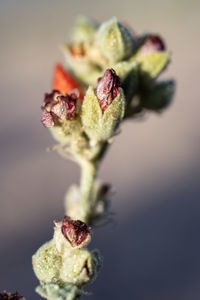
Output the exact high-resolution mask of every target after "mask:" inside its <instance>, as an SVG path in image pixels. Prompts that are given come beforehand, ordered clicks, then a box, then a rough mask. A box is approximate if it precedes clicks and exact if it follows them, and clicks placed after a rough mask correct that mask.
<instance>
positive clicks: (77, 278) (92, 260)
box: [60, 249, 102, 286]
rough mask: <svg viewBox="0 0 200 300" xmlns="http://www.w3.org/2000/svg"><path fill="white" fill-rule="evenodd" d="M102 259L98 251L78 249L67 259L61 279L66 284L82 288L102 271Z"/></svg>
mask: <svg viewBox="0 0 200 300" xmlns="http://www.w3.org/2000/svg"><path fill="white" fill-rule="evenodd" d="M101 264H102V259H101V257H100V255H99V252H98V251H97V250H94V251H92V252H91V253H90V252H89V251H88V250H85V249H84V250H83V249H76V250H74V251H72V252H70V253H69V255H68V256H66V257H65V259H64V262H63V265H62V268H61V270H60V279H61V280H62V281H63V282H64V283H73V284H76V285H77V286H82V285H83V284H85V283H88V282H90V281H91V280H93V279H94V278H95V277H96V275H97V273H98V272H99V270H100V267H101Z"/></svg>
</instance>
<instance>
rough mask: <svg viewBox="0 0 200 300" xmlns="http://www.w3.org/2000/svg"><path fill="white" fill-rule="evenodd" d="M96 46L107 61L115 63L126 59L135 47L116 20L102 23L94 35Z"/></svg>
mask: <svg viewBox="0 0 200 300" xmlns="http://www.w3.org/2000/svg"><path fill="white" fill-rule="evenodd" d="M96 41H97V44H98V46H99V48H100V50H101V52H102V54H103V55H104V57H105V58H107V59H108V61H110V62H112V63H115V62H118V61H121V60H123V59H125V58H128V57H129V56H130V55H131V54H132V52H133V49H134V47H135V41H134V38H133V36H132V35H131V33H130V31H129V30H128V28H127V27H125V26H124V25H122V24H121V23H119V22H118V21H117V19H116V18H112V19H111V20H109V21H107V22H104V23H103V24H102V25H101V26H100V28H99V29H98V31H97V34H96Z"/></svg>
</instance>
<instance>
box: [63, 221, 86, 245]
mask: <svg viewBox="0 0 200 300" xmlns="http://www.w3.org/2000/svg"><path fill="white" fill-rule="evenodd" d="M61 231H62V234H63V235H64V237H65V238H66V239H67V240H68V242H69V243H70V244H71V246H72V247H76V246H79V245H81V244H82V243H83V242H84V241H85V240H86V239H87V237H88V235H89V233H90V228H89V227H88V226H87V224H85V223H84V222H82V221H79V220H76V221H74V220H72V219H71V218H70V217H67V216H65V217H64V219H63V220H62V226H61Z"/></svg>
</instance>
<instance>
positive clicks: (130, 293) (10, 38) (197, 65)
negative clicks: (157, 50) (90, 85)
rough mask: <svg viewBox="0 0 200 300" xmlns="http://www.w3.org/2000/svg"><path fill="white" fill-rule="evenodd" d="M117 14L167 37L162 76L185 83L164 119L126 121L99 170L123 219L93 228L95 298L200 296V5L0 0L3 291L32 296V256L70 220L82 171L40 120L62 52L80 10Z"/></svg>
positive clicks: (195, 299) (181, 299) (99, 15)
mask: <svg viewBox="0 0 200 300" xmlns="http://www.w3.org/2000/svg"><path fill="white" fill-rule="evenodd" d="M79 13H82V14H86V15H89V16H92V17H94V18H96V19H98V20H100V21H103V20H106V19H108V18H110V17H112V16H114V15H115V16H117V17H118V18H119V19H120V20H122V21H124V20H125V21H127V22H129V23H130V25H131V26H132V27H133V28H134V29H135V30H136V32H138V33H141V32H143V31H145V30H149V31H152V32H158V33H161V34H162V36H163V37H165V40H166V42H167V45H168V49H170V51H171V53H172V63H171V65H170V66H169V68H168V70H167V72H166V73H165V75H164V77H173V78H175V79H176V80H177V91H176V97H175V99H174V102H173V103H172V105H171V106H170V107H169V109H168V110H166V111H165V112H164V113H163V114H161V115H156V114H153V113H151V114H148V116H146V117H145V118H144V119H143V120H137V121H130V122H127V123H125V124H124V126H123V127H122V134H121V135H119V136H118V137H117V138H116V140H115V142H114V144H113V145H112V147H111V148H110V151H109V153H108V155H107V156H106V158H105V160H104V163H103V165H102V168H101V170H100V175H99V176H100V177H101V178H102V179H103V180H105V181H107V182H112V184H113V186H114V187H115V189H116V194H115V195H114V197H113V199H112V211H113V212H114V213H115V217H114V222H113V223H111V224H109V225H107V226H104V227H101V228H98V229H96V230H95V232H94V237H93V242H92V245H91V247H93V248H94V247H98V248H99V249H100V250H101V253H102V255H103V256H104V267H103V270H102V272H101V273H100V275H99V277H98V279H97V280H96V282H95V283H94V284H92V285H90V286H87V287H86V290H87V291H92V292H93V295H92V296H90V298H88V299H94V300H102V299H106V300H107V299H109V300H110V299H117V300H124V299H133V300H161V299H162V300H169V299H170V300H191V299H192V300H199V299H200V241H199V231H200V218H199V217H200V201H199V198H200V197H199V196H200V184H199V176H200V160H199V148H200V133H199V125H200V121H199V113H200V110H199V109H200V99H199V94H200V93H199V84H200V82H199V78H200V71H199V69H200V58H199V49H200V34H199V29H200V20H199V15H200V1H195V0H190V1H189V0H188V1H186V0H166V1H161V0H159V1H158V0H157V1H152V0H148V1H144V0H140V1H125V0H123V1H114V0H112V1H108V0H101V1H98V2H97V1H92V0H82V1H78V0H74V1H66V0H65V1H64V0H63V1H62V0H60V1H55V0H54V1H53V0H48V1H47V0H40V1H39V0H34V1H31V0H26V1H25V0H24V1H23V0H13V1H11V0H6V1H3V0H0V73H1V76H0V101H1V109H0V124H1V125H0V141H1V147H0V152H1V153H0V167H1V179H0V195H1V205H0V221H1V223H0V224H1V226H0V290H3V289H7V290H10V291H15V290H16V289H17V290H18V291H19V292H20V293H21V294H23V295H25V296H26V299H27V300H33V299H35V300H36V299H40V298H39V296H38V295H36V294H35V293H34V288H35V286H36V285H37V280H36V278H35V277H34V275H33V272H32V269H31V255H32V254H33V253H34V252H35V250H36V249H37V248H38V247H39V246H40V245H41V244H42V243H43V242H45V241H46V240H48V239H50V238H51V236H52V232H53V231H52V229H53V223H52V220H54V219H61V218H62V217H63V196H64V193H65V191H66V189H67V188H68V187H69V185H70V184H72V183H74V182H78V180H79V168H78V167H77V166H76V165H75V164H73V163H72V162H69V161H65V160H63V159H62V158H61V157H59V155H58V154H57V153H54V152H51V153H47V152H46V151H45V149H46V148H47V147H48V146H52V145H54V141H53V139H52V137H51V136H50V134H49V132H48V130H46V129H44V128H43V127H42V126H41V123H40V114H41V111H40V105H41V103H42V98H43V94H44V92H48V91H50V86H51V78H52V70H53V66H54V63H55V62H59V61H60V62H63V61H64V60H63V57H62V55H61V53H60V51H59V49H58V45H59V44H60V43H61V42H64V41H67V39H68V38H69V32H70V28H71V27H72V24H73V21H74V18H75V17H76V15H77V14H79Z"/></svg>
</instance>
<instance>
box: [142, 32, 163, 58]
mask: <svg viewBox="0 0 200 300" xmlns="http://www.w3.org/2000/svg"><path fill="white" fill-rule="evenodd" d="M165 49H166V47H165V44H164V41H163V40H162V39H161V37H160V36H158V35H154V34H148V35H147V36H146V38H145V39H144V42H143V44H142V46H141V48H140V55H142V56H144V55H148V54H151V53H154V52H158V51H165Z"/></svg>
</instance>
